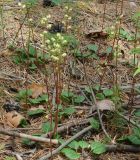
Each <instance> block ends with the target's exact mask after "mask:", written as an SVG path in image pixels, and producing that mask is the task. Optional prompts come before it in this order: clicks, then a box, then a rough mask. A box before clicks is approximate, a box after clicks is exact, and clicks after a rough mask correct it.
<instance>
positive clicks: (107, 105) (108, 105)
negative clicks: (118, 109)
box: [97, 99, 115, 111]
mask: <svg viewBox="0 0 140 160" xmlns="http://www.w3.org/2000/svg"><path fill="white" fill-rule="evenodd" d="M97 106H98V108H99V109H100V110H101V111H104V110H108V111H114V110H115V104H114V103H113V101H111V100H108V99H104V100H102V101H98V102H97Z"/></svg>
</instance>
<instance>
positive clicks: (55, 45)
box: [40, 31, 67, 63]
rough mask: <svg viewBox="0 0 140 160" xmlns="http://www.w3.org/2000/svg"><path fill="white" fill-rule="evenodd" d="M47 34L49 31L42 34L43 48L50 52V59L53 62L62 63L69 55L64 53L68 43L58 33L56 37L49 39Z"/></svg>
mask: <svg viewBox="0 0 140 160" xmlns="http://www.w3.org/2000/svg"><path fill="white" fill-rule="evenodd" d="M47 34H48V32H47V31H44V32H43V33H42V34H40V36H41V38H42V46H41V47H42V48H44V49H47V50H48V53H49V54H50V57H51V59H52V60H53V61H57V62H60V63H61V62H63V60H64V58H65V57H66V55H67V54H66V53H65V52H64V50H65V47H66V45H67V41H66V40H65V38H64V37H63V36H62V35H61V34H60V33H57V34H56V36H53V37H49V36H47Z"/></svg>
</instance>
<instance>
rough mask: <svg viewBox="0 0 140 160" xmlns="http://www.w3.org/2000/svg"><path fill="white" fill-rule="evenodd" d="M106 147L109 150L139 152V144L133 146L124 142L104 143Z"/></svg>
mask: <svg viewBox="0 0 140 160" xmlns="http://www.w3.org/2000/svg"><path fill="white" fill-rule="evenodd" d="M106 149H107V151H109V152H117V151H118V152H124V151H125V152H133V153H137V152H140V146H133V145H125V144H111V145H106Z"/></svg>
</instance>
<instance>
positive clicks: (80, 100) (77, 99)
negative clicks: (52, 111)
mask: <svg viewBox="0 0 140 160" xmlns="http://www.w3.org/2000/svg"><path fill="white" fill-rule="evenodd" d="M84 100H85V97H84V96H80V95H78V96H75V98H74V102H75V103H82V102H83V101H84Z"/></svg>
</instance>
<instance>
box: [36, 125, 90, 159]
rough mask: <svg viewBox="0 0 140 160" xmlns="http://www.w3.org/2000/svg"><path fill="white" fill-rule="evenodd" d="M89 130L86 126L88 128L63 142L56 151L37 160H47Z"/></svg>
mask: <svg viewBox="0 0 140 160" xmlns="http://www.w3.org/2000/svg"><path fill="white" fill-rule="evenodd" d="M91 129H92V126H88V127H86V128H84V129H83V130H81V131H80V132H78V133H77V134H75V135H74V136H72V137H71V138H70V139H68V140H67V141H66V142H64V143H63V144H62V145H60V146H59V147H58V148H57V149H55V150H53V151H52V153H49V154H47V155H45V156H43V157H41V158H39V159H38V160H48V159H49V158H50V157H51V156H53V155H54V154H57V153H59V152H60V151H61V150H62V149H63V148H64V147H66V146H67V145H68V144H69V143H70V142H72V141H73V140H75V139H76V138H78V137H79V136H81V135H82V134H84V133H86V132H87V131H89V130H91Z"/></svg>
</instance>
